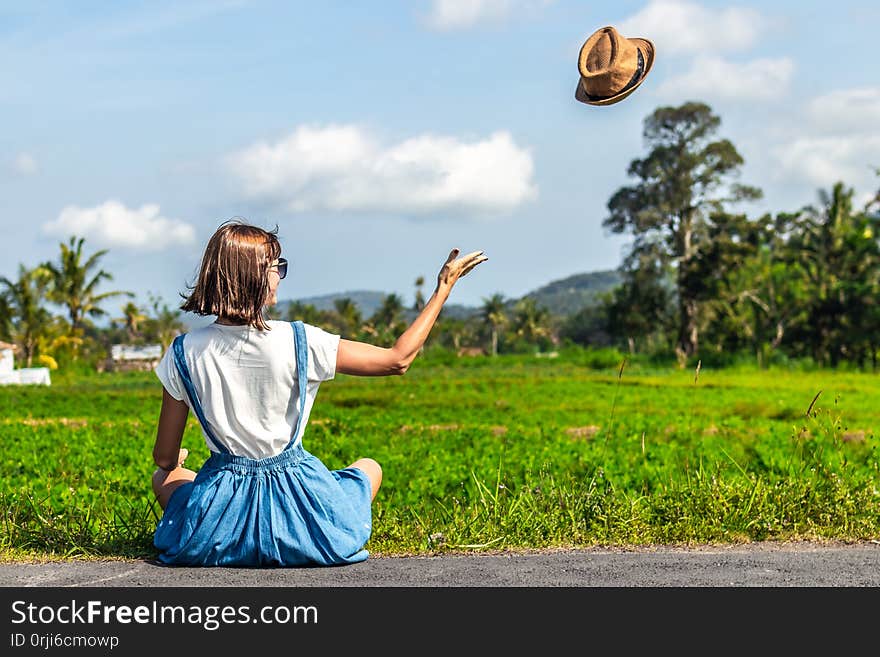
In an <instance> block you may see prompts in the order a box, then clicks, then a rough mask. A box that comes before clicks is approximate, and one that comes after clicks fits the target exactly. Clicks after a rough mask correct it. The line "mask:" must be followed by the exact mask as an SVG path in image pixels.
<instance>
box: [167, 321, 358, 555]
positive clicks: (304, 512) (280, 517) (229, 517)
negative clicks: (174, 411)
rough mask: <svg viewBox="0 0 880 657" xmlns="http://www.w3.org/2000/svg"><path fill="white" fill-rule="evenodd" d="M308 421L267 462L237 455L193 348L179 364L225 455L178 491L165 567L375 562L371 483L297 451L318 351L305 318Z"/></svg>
mask: <svg viewBox="0 0 880 657" xmlns="http://www.w3.org/2000/svg"><path fill="white" fill-rule="evenodd" d="M292 324H293V329H294V345H295V350H296V371H297V386H298V390H299V418H298V419H297V424H296V427H295V428H294V430H293V435H292V436H291V438H290V442H289V443H288V444H287V447H285V449H284V450H283V451H282V452H280V453H279V454H276V455H275V456H271V457H268V458H264V459H251V458H248V457H245V456H236V455H234V454H231V453H230V452H229V450H228V448H227V447H226V446H225V445H223V443H221V442H220V441H219V440H217V438H216V436H214V434H213V433H212V432H211V430H210V428H209V426H208V423H207V421H206V420H205V415H204V412H203V410H202V405H201V403H200V402H199V399H198V397H197V396H196V393H195V388H194V387H193V383H192V377H191V376H190V371H189V367H188V366H187V364H186V359H185V358H184V352H183V339H184V335H179V336H178V337H177V338H175V340H174V344H173V346H172V348H173V356H174V363H175V365H176V367H177V371H178V372H179V373H180V377H181V379H182V380H183V382H184V387H185V388H186V392H187V396H188V397H189V400H190V406H191V408H192V409H193V411H194V413H195V415H196V417H197V418H198V419H199V422H200V423H201V425H202V428H203V429H204V431H205V433H206V434H207V435H208V437H210V438H211V441H212V442H213V444H214V445H216V446H217V447H218V448H219V449H220V451H219V452H211V456H210V457H209V458H208V460H207V461H205V463H204V465H203V466H202V468H201V469H200V470H199V472H198V474H197V475H196V477H195V480H194V481H193V482H191V483H186V484H183V485H181V486H180V487H178V488H177V489H176V490H175V491H174V493H172V495H171V499H170V500H169V501H168V505H167V506H166V508H165V512H164V514H163V516H162V519H161V520H160V521H159V524H158V526H157V527H156V532H155V535H154V537H153V544H154V545H155V546H156V548H157V549H158V550H159V556H158V560H159V561H160V562H162V563H166V564H173V565H186V566H251V567H253V566H306V565H326V566H329V565H339V564H346V563H355V562H358V561H363V560H365V559H366V558H367V556H368V552H367V550H365V549H364V545H365V544H366V542H367V540H368V539H369V538H370V533H371V530H372V516H371V508H370V503H371V488H370V481H369V478H368V477H367V475H366V473H364V471H363V470H360V469H358V468H344V469H342V470H332V471H331V470H328V469H327V467H326V466H325V465H324V464H323V463H322V462H321V461H320V460H319V459H318V458H317V457H315V456H313V455H312V454H310V453H309V452H307V451H306V450H305V449H303V448H302V444H301V443H300V444H297V445H296V446H295V447H294V442H295V440H296V437H297V435H298V433H299V429H300V425H301V424H302V419H303V410H304V408H305V402H306V384H307V378H306V373H307V371H308V370H307V367H308V360H307V359H308V349H307V345H306V335H305V329H304V327H303V325H302V322H299V321H297V322H292Z"/></svg>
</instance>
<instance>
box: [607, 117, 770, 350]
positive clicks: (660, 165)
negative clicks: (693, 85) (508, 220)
mask: <svg viewBox="0 0 880 657" xmlns="http://www.w3.org/2000/svg"><path fill="white" fill-rule="evenodd" d="M720 124H721V119H720V118H719V117H718V116H716V115H715V114H713V113H712V110H711V108H710V107H709V106H708V105H706V104H704V103H699V102H688V103H685V104H683V105H681V106H679V107H660V108H658V109H656V110H655V111H654V112H653V113H652V114H651V115H650V116H648V117H647V118H646V119H645V123H644V132H643V136H644V139H645V142H646V144H647V146H648V147H649V149H650V151H649V153H648V155H647V156H646V157H645V158H643V159H636V160H633V161H632V162H631V163H630V165H629V169H628V174H629V175H630V176H631V177H635V178H637V180H638V181H637V183H636V184H635V185H632V186H629V187H623V188H621V189H619V190H618V191H617V192H615V193H614V195H613V196H612V197H611V199H610V200H609V202H608V210H609V212H610V215H609V216H608V217H607V218H606V219H605V220H604V222H603V225H604V226H605V227H606V228H609V229H611V230H612V231H613V232H615V233H625V232H631V233H632V234H633V236H634V241H633V246H632V250H633V252H634V253H638V252H641V251H645V250H650V251H652V252H653V253H655V254H656V255H658V256H659V257H660V258H661V259H662V264H663V265H664V266H665V265H667V264H668V265H670V266H671V267H672V268H673V270H674V272H675V288H674V291H675V299H676V303H677V306H678V308H677V316H678V320H677V324H678V330H677V333H678V335H677V340H676V347H675V351H676V355H677V356H678V360H679V363H680V365H682V366H684V364H685V363H686V361H687V359H688V358H689V357H690V356H693V355H694V354H696V353H697V350H698V348H699V330H700V324H699V322H700V307H699V300H698V295H697V294H696V293H695V290H693V289H692V285H693V284H694V283H695V280H696V279H695V276H694V275H693V271H692V263H693V262H694V260H695V259H696V258H698V256H699V255H700V252H701V250H703V249H705V248H706V247H707V245H708V243H709V240H708V228H709V226H710V225H711V221H712V219H711V217H712V215H713V214H719V215H720V214H723V213H724V212H725V206H726V205H727V204H730V203H737V202H741V201H745V200H753V199H757V198H760V197H761V191H760V190H759V189H757V188H755V187H750V186H746V185H741V184H739V183H737V182H735V180H734V178H735V177H736V176H737V175H738V174H739V168H740V167H741V166H742V164H743V158H742V156H741V155H740V154H739V153H738V152H737V150H736V148H735V147H734V145H733V144H732V143H731V142H730V141H729V140H727V139H719V140H715V141H713V140H712V139H713V137H714V135H715V133H716V132H717V130H718V128H719V126H720Z"/></svg>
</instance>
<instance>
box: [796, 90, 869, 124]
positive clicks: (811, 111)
mask: <svg viewBox="0 0 880 657" xmlns="http://www.w3.org/2000/svg"><path fill="white" fill-rule="evenodd" d="M807 113H808V116H809V119H810V121H811V122H812V124H813V125H814V126H815V127H817V128H820V129H822V130H826V131H829V132H840V131H841V130H860V131H869V132H874V133H875V134H878V133H880V87H874V88H870V87H863V88H860V89H849V90H845V91H838V92H835V93H830V94H826V95H824V96H817V97H816V98H814V99H813V100H811V101H810V103H809V105H808V107H807Z"/></svg>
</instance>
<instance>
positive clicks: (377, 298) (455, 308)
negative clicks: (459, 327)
mask: <svg viewBox="0 0 880 657" xmlns="http://www.w3.org/2000/svg"><path fill="white" fill-rule="evenodd" d="M385 296H386V293H385V292H375V291H372V290H353V291H349V292H336V293H333V294H322V295H318V296H313V297H303V298H301V299H294V300H293V301H279V302H278V310H279V311H281V313H282V314H285V313H286V311H287V307H288V305H289V304H291V303H297V302H298V303H301V304H304V305H312V306H314V307H315V308H316V309H317V310H333V308H334V306H333V304H334V302H335V301H336V300H337V299H345V298H349V299H351V300H352V301H353V302H354V304H355V305H356V306H357V307H358V308H359V309H360V311H361V316H362V317H363V318H364V319H366V318H367V317H370V316H371V315H372V314H373V313H375V312H376V311H377V310H378V309H379V308H380V306H381V305H382V300H383V299H384V298H385ZM410 301H411V300H408V299H404V303H410ZM479 311H480V309H479V308H472V307H470V306H462V305H460V304H455V303H447V304H446V305H444V306H443V316H444V317H450V318H453V319H467V318H468V317H471V316H472V315H475V314H476V313H478V312H479ZM405 315H406V317H407V319H408V320H412V319H415V311H411V310H409V308H408V309H407V311H406V313H405Z"/></svg>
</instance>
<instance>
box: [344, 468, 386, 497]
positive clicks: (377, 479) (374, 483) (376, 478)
mask: <svg viewBox="0 0 880 657" xmlns="http://www.w3.org/2000/svg"><path fill="white" fill-rule="evenodd" d="M348 467H350V468H358V469H360V470H363V471H364V472H366V473H367V478H368V479H369V480H370V487H371V488H372V495H371V496H370V499H371V500H372V499H375V497H376V493H378V492H379V486H381V485H382V466H380V465H379V464H378V463H377V462H376V461H374V460H373V459H368V458H363V459H358V460H357V461H355V462H354V463H352V464H351V465H350V466H348Z"/></svg>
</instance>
